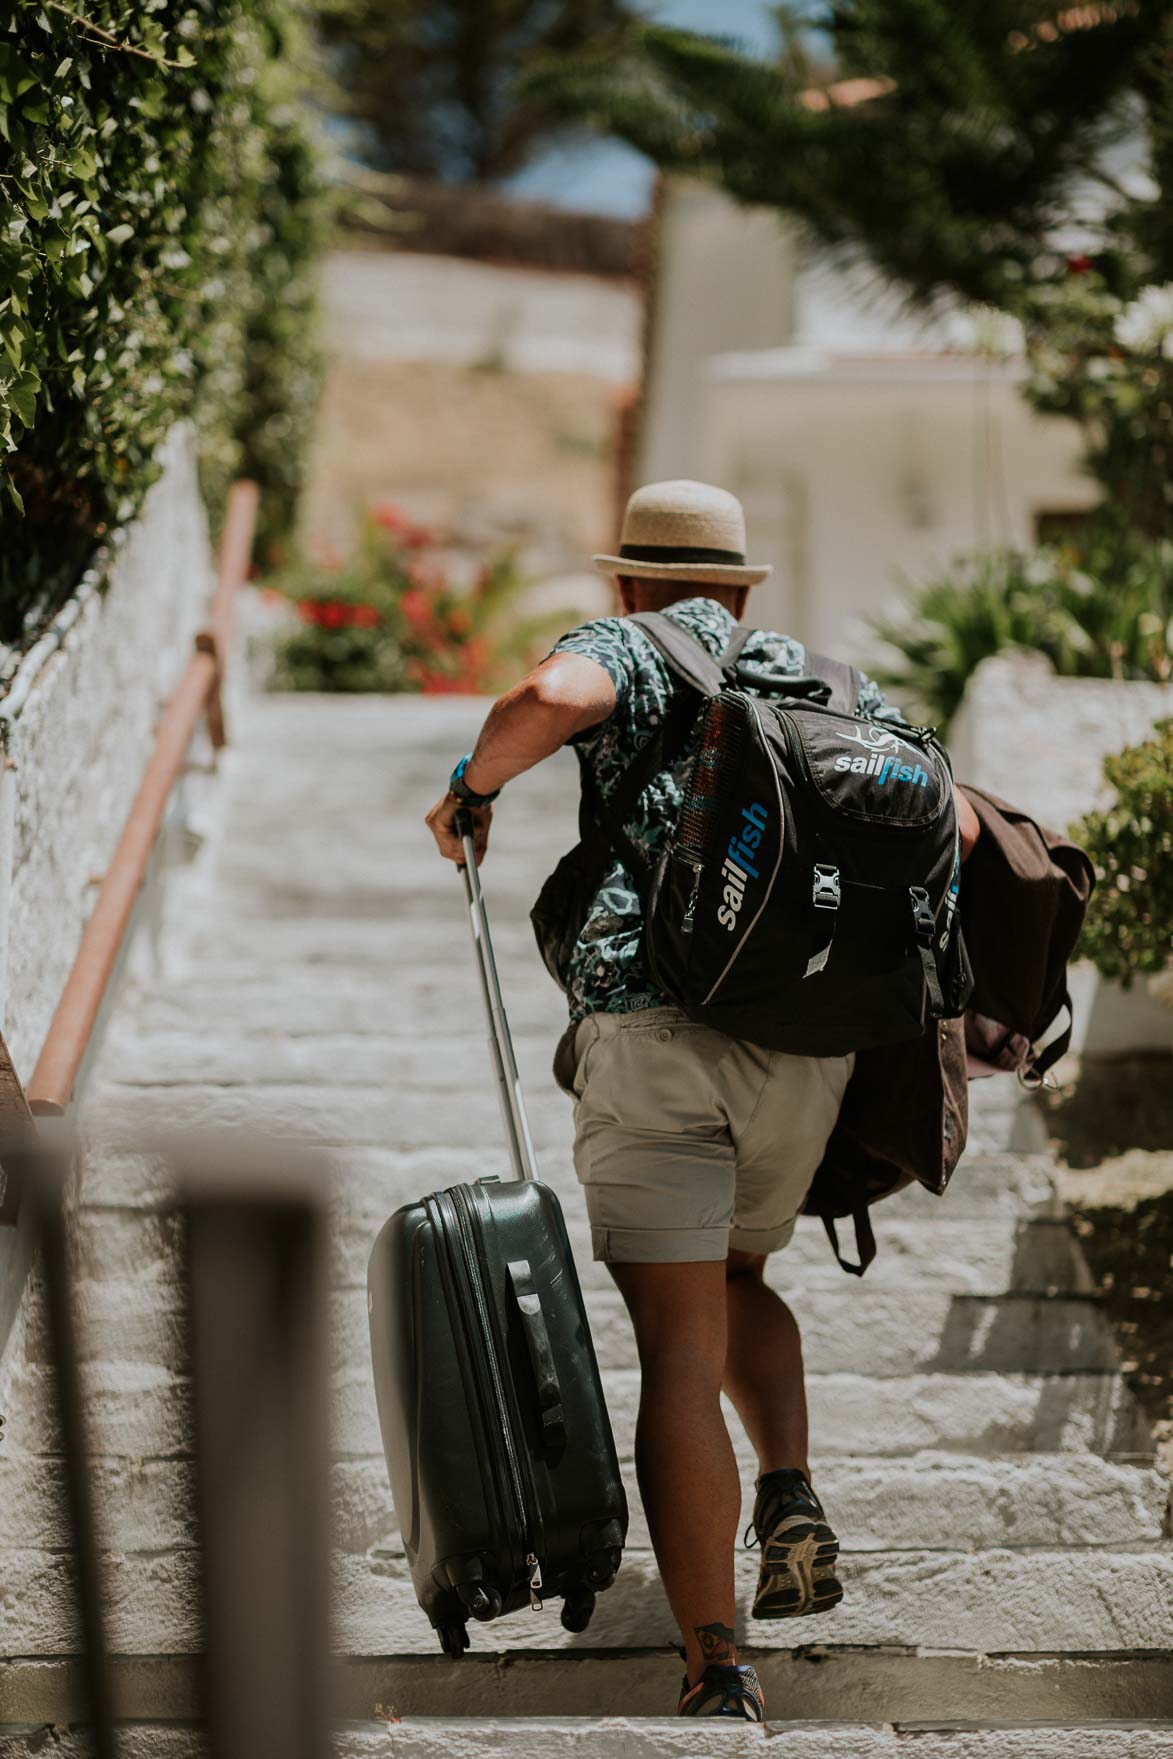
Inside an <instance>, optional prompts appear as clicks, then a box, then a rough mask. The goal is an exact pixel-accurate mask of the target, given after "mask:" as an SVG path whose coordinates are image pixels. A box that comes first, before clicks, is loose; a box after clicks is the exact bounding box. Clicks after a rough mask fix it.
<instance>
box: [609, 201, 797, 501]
mask: <svg viewBox="0 0 1173 1759" xmlns="http://www.w3.org/2000/svg"><path fill="white" fill-rule="evenodd" d="M656 252H657V254H656V266H655V274H654V290H653V303H654V309H653V311H652V314H651V327H650V352H649V359H648V363H647V381H646V384H645V388H644V395H645V406H644V416H643V430H642V435H641V445H640V461H639V464H640V474H641V479H642V480H643V481H645V482H654V481H664V480H665V479H667V478H671V477H677V476H695V475H696V474H697V470H696V468H695V467H694V466H693V465H692V464H691V463H690V460H692V459H694V458H695V457H697V456H699V454H700V451H701V449H702V447H703V441H704V423H705V420H706V418H707V406H706V397H705V362H706V359H707V357H708V356H709V355H710V354H714V353H719V352H721V351H724V350H727V349H732V348H754V349H757V348H777V347H779V346H781V345H782V344H783V343H785V342H787V341H788V340H789V339H790V337H791V336H792V334H793V332H794V322H795V302H794V274H795V255H794V248H793V245H792V243H791V240H790V236H789V233H788V231H787V230H786V228H785V227H784V226H783V225H782V223H781V222H780V221H779V218H778V216H777V214H775V213H773V212H771V211H768V210H765V209H761V208H758V209H753V208H743V207H739V206H737V204H736V203H734V202H732V201H730V200H729V198H728V196H725V195H722V193H721V192H720V191H719V190H716V189H712V188H710V187H709V186H708V185H707V184H700V183H687V182H682V181H679V180H672V181H671V182H668V183H667V184H665V185H664V186H663V187H662V189H661V195H660V206H659V213H658V224H657V232H656Z"/></svg>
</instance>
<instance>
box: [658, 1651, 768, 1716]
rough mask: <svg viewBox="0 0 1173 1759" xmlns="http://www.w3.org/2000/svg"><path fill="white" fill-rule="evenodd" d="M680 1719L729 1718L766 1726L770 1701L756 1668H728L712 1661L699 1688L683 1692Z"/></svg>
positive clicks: (681, 1694) (685, 1678) (689, 1688)
mask: <svg viewBox="0 0 1173 1759" xmlns="http://www.w3.org/2000/svg"><path fill="white" fill-rule="evenodd" d="M676 1714H677V1716H725V1717H728V1718H730V1720H732V1721H736V1722H764V1721H765V1720H766V1701H765V1699H764V1698H763V1697H762V1688H761V1686H760V1685H759V1683H758V1676H757V1674H756V1673H755V1672H754V1670H753V1668H752V1667H749V1666H745V1667H728V1666H725V1665H723V1664H722V1663H721V1662H719V1661H711V1662H710V1663H709V1665H708V1667H707V1668H706V1669H705V1671H704V1673H703V1674H702V1675H701V1677H700V1679H699V1680H698V1681H697V1683H696V1685H695V1686H690V1685H689V1683H688V1675H687V1674H685V1676H684V1684H683V1685H682V1686H681V1688H680V1703H679V1704H678V1705H677V1706H676Z"/></svg>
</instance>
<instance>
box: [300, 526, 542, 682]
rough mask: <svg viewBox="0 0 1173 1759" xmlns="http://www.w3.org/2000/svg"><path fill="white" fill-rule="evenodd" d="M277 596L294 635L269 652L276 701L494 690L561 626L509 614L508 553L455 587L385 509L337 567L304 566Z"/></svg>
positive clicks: (420, 534)
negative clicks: (332, 694)
mask: <svg viewBox="0 0 1173 1759" xmlns="http://www.w3.org/2000/svg"><path fill="white" fill-rule="evenodd" d="M274 584H275V587H276V590H277V591H279V592H280V593H281V594H283V595H284V597H286V598H288V599H289V600H291V601H292V603H293V605H294V606H295V608H296V611H297V615H298V618H299V619H300V622H301V625H302V627H301V628H300V629H296V630H294V631H292V632H291V633H290V634H288V635H286V636H284V637H283V638H281V640H280V641H279V643H278V647H277V651H276V655H275V661H274V667H273V679H272V682H273V685H274V688H276V689H278V690H332V691H379V690H385V691H421V692H422V693H423V694H424V695H429V696H433V695H440V694H448V693H453V692H459V693H474V694H475V693H479V692H482V691H488V690H495V689H498V688H502V687H504V686H505V685H507V684H510V683H512V682H513V681H514V680H515V679H516V677H517V676H518V674H519V672H521V671H522V670H523V669H524V668H525V666H526V665H527V664H529V663H530V662H532V661H533V660H534V659H535V658H537V657H538V653H539V650H540V649H541V648H542V646H543V645H548V644H549V640H550V638H551V636H552V635H553V634H555V633H560V632H561V630H562V629H563V628H564V627H565V624H566V614H565V613H564V612H558V613H556V614H555V615H554V616H545V617H530V618H526V617H518V616H517V615H516V614H515V612H516V603H517V599H518V597H519V595H520V593H521V592H523V591H524V589H525V586H526V582H525V580H524V578H523V576H522V575H520V574H519V573H518V570H517V567H516V564H515V562H514V558H513V555H512V552H510V551H508V550H505V551H503V552H502V553H501V554H500V555H498V556H496V557H494V558H493V560H491V561H490V562H488V563H487V564H486V565H485V566H484V567H483V568H482V569H481V570H480V572H479V574H478V575H477V578H476V579H475V581H474V582H473V583H472V584H471V586H470V587H468V588H467V589H464V590H462V589H461V588H459V587H457V586H456V585H454V584H453V582H452V580H451V577H450V571H449V569H448V567H447V566H446V564H445V561H444V558H443V556H442V555H441V554H439V553H438V549H437V539H436V537H435V534H434V533H432V532H431V531H428V530H427V529H425V528H424V527H423V526H419V525H416V524H414V523H413V522H412V521H411V520H410V519H408V518H407V517H406V516H405V515H404V514H403V513H402V512H401V511H400V509H399V508H398V507H394V506H389V505H383V506H379V507H374V508H372V509H371V511H370V512H369V513H368V514H367V516H366V518H365V519H364V521H363V524H362V526H361V529H360V531H359V536H358V542H357V543H356V545H355V547H354V550H353V553H352V554H351V555H350V556H349V558H348V559H347V560H346V561H342V560H341V559H338V560H334V559H331V558H327V559H325V560H320V561H316V562H315V561H307V560H305V559H301V560H298V561H296V562H294V563H292V564H291V565H290V566H289V567H288V568H286V569H284V570H283V571H282V572H281V573H280V574H278V575H277V576H276V579H275V582H274Z"/></svg>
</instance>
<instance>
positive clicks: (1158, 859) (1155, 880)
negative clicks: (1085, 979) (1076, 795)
mask: <svg viewBox="0 0 1173 1759" xmlns="http://www.w3.org/2000/svg"><path fill="white" fill-rule="evenodd" d="M1153 734H1154V736H1153V738H1152V739H1148V740H1146V741H1145V743H1144V744H1143V745H1130V746H1129V747H1128V748H1127V749H1126V750H1124V751H1121V752H1117V753H1116V754H1115V756H1113V757H1108V758H1105V759H1104V776H1105V778H1106V780H1107V781H1109V782H1110V783H1111V784H1112V786H1113V787H1114V788H1115V790H1116V799H1115V800H1114V801H1113V803H1112V805H1111V806H1109V807H1108V808H1107V809H1106V811H1104V812H1089V813H1088V815H1087V817H1086V818H1085V819H1083V820H1082V822H1081V823H1080V824H1078V825H1076V826H1075V827H1074V828H1073V832H1072V834H1073V836H1074V837H1075V839H1076V841H1077V842H1079V843H1082V845H1083V846H1084V848H1085V849H1086V850H1087V851H1088V853H1089V855H1090V856H1091V858H1092V860H1093V861H1094V863H1095V867H1096V889H1095V891H1094V892H1093V893H1092V900H1091V906H1090V908H1089V910H1088V914H1087V919H1086V921H1085V923H1084V929H1083V937H1082V940H1081V943H1080V950H1081V951H1082V952H1083V953H1085V954H1086V955H1087V957H1088V958H1089V959H1092V960H1094V962H1095V964H1096V965H1097V967H1098V968H1099V970H1100V971H1102V972H1103V973H1104V975H1105V977H1117V978H1119V979H1120V981H1121V983H1123V985H1124V986H1125V988H1128V987H1129V985H1130V984H1131V982H1132V979H1133V978H1134V977H1135V976H1137V975H1139V974H1141V973H1153V972H1158V971H1164V970H1165V969H1166V967H1167V966H1169V965H1170V963H1173V720H1168V721H1159V722H1158V723H1157V725H1156V727H1155V728H1154V729H1153Z"/></svg>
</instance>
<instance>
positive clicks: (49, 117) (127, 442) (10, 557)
mask: <svg viewBox="0 0 1173 1759" xmlns="http://www.w3.org/2000/svg"><path fill="white" fill-rule="evenodd" d="M0 17H2V18H3V23H0V343H2V350H0V361H2V365H0V460H2V461H3V462H2V464H0V472H2V475H3V479H4V481H3V484H2V485H0V507H2V514H0V517H2V519H3V533H2V543H0V639H3V640H7V641H16V640H19V639H20V638H21V636H22V634H26V635H27V633H28V632H29V630H30V627H31V626H32V625H34V624H35V623H36V622H37V621H38V620H39V619H40V618H42V617H43V616H44V615H46V614H48V613H50V612H51V611H52V610H54V609H55V608H56V606H57V605H58V604H60V603H61V602H62V601H63V599H64V598H66V597H67V596H68V595H69V593H70V592H71V591H72V590H73V588H74V586H75V585H76V582H77V579H78V577H79V575H80V573H81V572H82V570H83V569H84V567H85V566H86V564H87V563H88V562H89V561H90V560H91V558H92V556H93V554H94V551H95V549H96V547H97V546H98V544H99V543H100V542H101V540H102V539H103V538H104V537H105V536H107V535H108V534H109V533H110V532H111V531H112V530H113V529H115V528H116V527H118V526H120V525H123V524H124V523H125V522H126V521H127V520H129V519H131V518H132V517H133V516H134V514H135V512H136V510H137V508H138V506H139V503H140V501H141V499H142V496H143V494H144V492H145V490H146V489H147V487H148V486H149V484H150V482H151V481H152V477H153V473H154V468H155V467H154V462H153V461H154V457H155V454H156V450H157V448H158V445H159V442H160V441H161V440H162V438H163V436H164V435H165V434H166V432H167V430H168V429H169V428H170V427H171V426H172V424H173V423H174V422H175V421H177V420H179V419H183V418H192V419H194V420H195V422H196V425H197V429H198V432H199V435H200V441H201V454H202V459H203V465H204V471H205V481H206V486H207V488H208V491H209V495H210V498H211V500H212V504H213V506H215V502H216V499H217V496H218V493H219V492H220V491H221V490H222V488H223V486H224V484H225V483H226V481H227V480H228V479H229V478H230V477H231V476H232V475H233V474H235V473H236V472H237V471H238V470H240V469H241V468H242V467H243V468H248V469H251V470H253V471H255V472H256V473H257V474H258V475H259V476H260V479H261V484H262V489H263V490H264V492H265V496H266V518H267V519H268V520H269V522H270V525H269V535H270V536H272V535H273V534H274V530H275V525H276V523H277V522H279V521H280V519H281V518H282V517H284V516H286V514H287V512H288V508H289V506H290V503H291V499H292V496H293V494H294V492H295V490H296V485H297V469H298V466H297V463H296V460H297V457H298V454H299V428H300V425H301V423H302V422H303V421H304V419H305V417H306V415H307V414H308V413H309V412H310V410H311V409H312V383H311V381H312V358H311V354H310V346H311V345H310V343H309V340H308V336H307V320H308V318H309V316H310V311H311V306H312V295H311V291H310V287H311V275H312V261H313V257H314V253H315V248H316V243H317V205H318V204H317V194H316V187H315V176H314V168H313V156H312V153H311V150H310V148H309V145H308V142H307V139H306V136H305V133H304V127H303V124H302V122H301V120H300V117H299V116H298V114H297V113H296V110H295V95H296V82H297V79H298V77H299V76H298V70H297V66H296V62H297V57H298V55H299V54H300V53H301V45H302V37H301V28H302V27H301V24H300V20H299V13H298V0H87V4H86V5H85V7H84V8H83V7H81V6H78V7H74V6H73V5H71V4H70V5H66V4H64V3H61V0H44V3H43V4H42V3H41V0H7V3H6V4H5V5H4V7H3V8H2V9H0ZM5 454H7V456H5Z"/></svg>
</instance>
